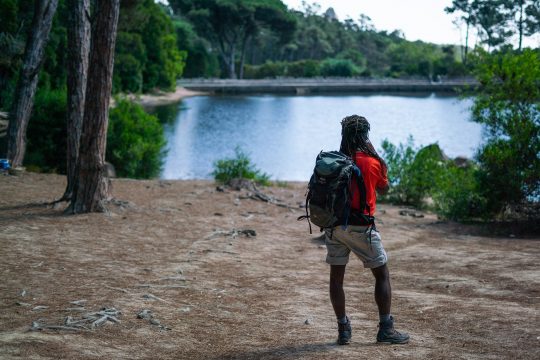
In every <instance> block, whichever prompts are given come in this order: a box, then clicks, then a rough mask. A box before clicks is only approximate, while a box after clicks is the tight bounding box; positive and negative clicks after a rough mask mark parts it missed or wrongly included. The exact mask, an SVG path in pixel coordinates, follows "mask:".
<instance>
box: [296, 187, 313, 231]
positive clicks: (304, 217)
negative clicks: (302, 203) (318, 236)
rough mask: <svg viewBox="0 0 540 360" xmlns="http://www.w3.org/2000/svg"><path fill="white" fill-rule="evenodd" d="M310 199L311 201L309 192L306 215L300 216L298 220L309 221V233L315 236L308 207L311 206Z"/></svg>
mask: <svg viewBox="0 0 540 360" xmlns="http://www.w3.org/2000/svg"><path fill="white" fill-rule="evenodd" d="M310 199H311V192H308V194H307V196H306V215H302V216H299V217H298V218H297V219H296V220H297V221H300V220H304V219H307V222H308V225H309V233H310V234H313V231H311V221H309V213H308V205H309V200H310Z"/></svg>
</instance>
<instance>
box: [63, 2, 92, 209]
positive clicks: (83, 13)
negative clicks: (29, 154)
mask: <svg viewBox="0 0 540 360" xmlns="http://www.w3.org/2000/svg"><path fill="white" fill-rule="evenodd" d="M67 7H68V9H69V25H68V29H67V30H68V34H67V35H68V46H67V51H68V54H67V67H68V76H67V91H68V93H67V107H68V109H67V119H66V128H67V139H66V140H67V149H66V158H67V167H66V169H67V186H66V190H65V192H64V195H63V196H62V198H61V199H60V200H62V201H69V200H70V199H71V197H72V194H73V186H74V182H75V168H76V165H77V159H78V157H79V141H80V138H81V131H82V124H83V116H84V99H85V91H86V79H87V72H88V56H89V50H90V21H89V19H88V16H89V14H90V0H68V1H67Z"/></svg>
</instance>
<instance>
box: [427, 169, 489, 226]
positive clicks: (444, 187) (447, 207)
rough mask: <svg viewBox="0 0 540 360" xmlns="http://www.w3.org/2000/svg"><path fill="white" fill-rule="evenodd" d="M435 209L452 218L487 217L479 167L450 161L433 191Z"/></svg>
mask: <svg viewBox="0 0 540 360" xmlns="http://www.w3.org/2000/svg"><path fill="white" fill-rule="evenodd" d="M432 196H433V201H434V203H435V210H436V211H437V213H438V214H439V215H441V216H442V217H445V218H447V219H452V220H467V219H472V218H481V217H485V210H486V199H485V198H484V197H483V196H482V195H481V192H480V191H479V182H478V168H477V167H476V166H471V167H464V168H459V167H457V166H455V165H454V164H452V163H448V166H447V167H446V169H445V171H444V173H443V174H442V176H441V177H439V179H438V181H437V187H436V188H435V189H434V191H433V194H432Z"/></svg>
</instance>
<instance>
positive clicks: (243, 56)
mask: <svg viewBox="0 0 540 360" xmlns="http://www.w3.org/2000/svg"><path fill="white" fill-rule="evenodd" d="M249 40H250V37H249V35H245V36H244V39H243V40H242V48H241V49H240V69H238V78H239V79H243V78H244V63H245V60H246V50H247V45H248V43H249Z"/></svg>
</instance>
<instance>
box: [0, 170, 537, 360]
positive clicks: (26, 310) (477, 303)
mask: <svg viewBox="0 0 540 360" xmlns="http://www.w3.org/2000/svg"><path fill="white" fill-rule="evenodd" d="M63 188H64V177H61V176H57V175H44V174H32V173H25V174H23V175H22V176H20V177H13V176H3V175H2V176H0V255H1V259H2V261H1V262H0V274H1V277H0V358H2V359H14V358H23V359H60V358H61V359H96V358H100V359H101V358H102V359H335V358H338V357H343V358H349V359H359V358H366V359H390V358H402V359H404V358H406V359H539V358H540V329H539V326H540V321H539V320H540V317H539V310H540V301H539V300H540V263H539V259H540V241H539V240H540V236H539V235H530V236H528V237H525V238H520V237H519V236H514V235H513V234H510V233H508V234H506V235H499V236H486V235H485V232H484V230H482V229H481V228H479V227H476V226H472V225H467V226H466V225H457V224H454V223H448V222H440V221H438V220H437V218H436V216H434V215H431V214H426V215H425V217H423V218H420V217H412V216H402V215H399V210H400V208H399V207H394V206H389V205H382V206H380V210H381V211H380V214H379V217H378V218H379V225H378V227H379V230H380V232H381V235H382V238H383V243H384V245H385V248H386V250H387V252H388V254H389V259H390V260H389V267H390V271H391V276H392V286H393V311H392V312H393V314H394V316H395V318H396V327H397V328H398V329H399V330H403V331H407V332H409V333H410V335H411V341H410V344H408V345H400V346H389V345H378V344H376V342H375V335H376V331H377V322H378V317H377V309H376V306H375V303H374V300H373V284H374V282H373V279H372V275H371V273H370V272H369V271H366V270H364V269H363V267H362V263H361V262H360V261H359V260H358V259H356V258H354V259H353V258H351V262H350V264H349V266H348V269H347V274H346V278H345V282H346V295H347V306H348V313H349V314H350V317H351V318H352V325H353V339H352V344H351V345H349V346H337V345H335V339H336V337H337V325H336V322H335V318H334V315H333V312H332V308H331V305H330V301H329V298H328V294H327V287H328V270H329V269H328V265H326V263H325V261H324V259H325V255H326V250H325V248H324V245H323V242H322V241H321V239H320V238H319V235H320V234H319V233H318V231H317V232H316V233H314V234H313V235H309V232H308V227H307V223H306V222H298V221H296V218H297V216H299V215H301V214H302V209H300V208H299V205H300V203H303V201H304V193H305V184H301V183H290V184H288V185H286V186H282V187H271V188H265V189H264V190H263V191H264V193H265V194H267V195H269V196H272V197H273V198H275V199H279V200H282V205H283V204H288V205H290V207H284V206H277V205H276V204H270V203H265V202H262V201H257V200H253V199H251V198H249V194H248V193H247V191H245V190H243V191H234V190H229V189H226V190H225V191H218V190H217V188H216V185H215V184H214V183H213V182H210V181H159V180H153V181H135V180H122V179H118V180H113V195H114V196H115V198H116V199H118V200H117V201H116V202H115V203H114V204H111V206H110V213H108V214H89V215H78V216H64V215H63V214H62V208H61V207H58V208H52V207H50V206H44V205H42V203H43V202H47V201H51V200H53V199H54V198H55V197H59V196H60V195H61V194H62V192H63ZM233 229H236V230H246V229H250V230H255V231H256V236H250V237H248V236H246V235H244V234H242V233H239V234H233V233H231V231H232V230H233ZM235 235H236V236H235ZM83 300H85V301H83ZM73 301H75V303H71V302H73ZM102 308H108V309H111V308H115V309H116V310H118V311H120V312H121V314H120V315H117V316H115V317H113V318H112V319H109V318H107V317H105V320H106V321H105V323H104V324H103V325H102V326H98V327H95V328H92V327H91V322H88V315H86V319H85V318H84V316H85V314H88V313H95V312H98V311H100V310H101V309H102ZM144 309H146V310H150V311H151V314H152V316H153V318H146V319H139V318H137V314H138V313H140V312H141V311H142V310H144ZM66 318H67V323H68V324H70V323H73V322H74V321H78V320H81V323H80V324H84V325H85V326H86V327H87V328H88V329H83V328H80V329H79V330H76V331H75V330H69V328H74V326H67V325H65V324H66ZM114 319H118V320H119V323H115V322H114V321H113V320H114ZM92 321H93V320H92ZM33 323H34V324H33ZM54 325H56V326H66V327H67V330H66V329H65V328H64V329H60V330H54V329H50V328H47V326H54ZM32 326H34V328H35V329H36V330H35V331H31V330H30V329H31V327H32ZM38 328H42V329H43V330H37V329H38Z"/></svg>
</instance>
